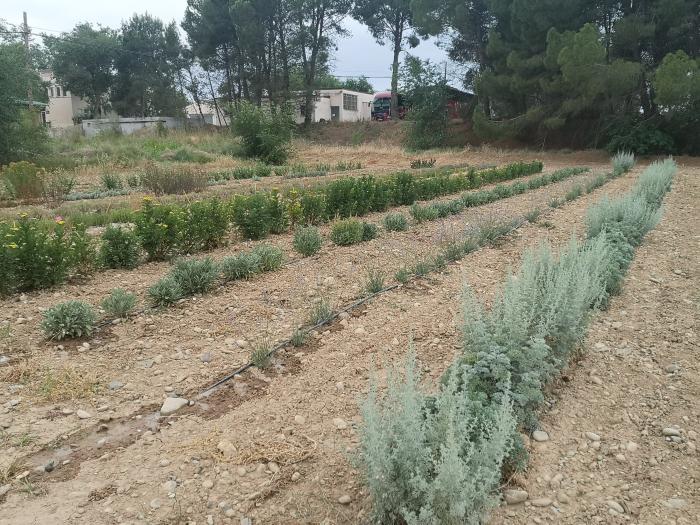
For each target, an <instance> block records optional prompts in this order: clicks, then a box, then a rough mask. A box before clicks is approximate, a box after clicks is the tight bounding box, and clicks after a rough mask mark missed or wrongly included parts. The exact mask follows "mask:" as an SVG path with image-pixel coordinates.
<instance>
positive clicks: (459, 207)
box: [411, 167, 589, 223]
mask: <svg viewBox="0 0 700 525" xmlns="http://www.w3.org/2000/svg"><path fill="white" fill-rule="evenodd" d="M587 171H589V168H583V167H573V168H564V169H560V170H557V171H555V172H553V173H547V174H545V175H541V176H539V177H534V178H532V179H530V180H529V181H527V182H522V181H518V182H515V183H513V184H510V185H504V184H499V185H497V186H496V187H494V188H493V189H490V190H481V191H477V192H470V193H464V194H463V195H462V196H461V197H459V198H457V199H452V200H449V201H446V202H436V203H433V204H428V205H424V206H422V205H420V204H414V205H413V206H411V216H412V217H413V219H414V220H415V221H416V222H417V223H421V222H423V221H432V220H436V219H438V218H442V217H447V216H448V215H456V214H458V213H461V212H462V211H463V210H464V209H465V208H471V207H473V206H481V205H483V204H489V203H491V202H495V201H497V200H500V199H505V198H508V197H513V196H514V195H520V194H522V193H525V192H526V191H528V190H534V189H537V188H541V187H543V186H548V185H549V184H553V183H555V182H560V181H562V180H565V179H568V178H570V177H573V176H575V175H579V174H581V173H585V172H587Z"/></svg>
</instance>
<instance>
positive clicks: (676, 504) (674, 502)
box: [664, 498, 688, 510]
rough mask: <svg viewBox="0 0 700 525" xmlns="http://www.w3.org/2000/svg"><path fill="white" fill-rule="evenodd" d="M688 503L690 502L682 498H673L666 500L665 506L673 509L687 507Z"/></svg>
mask: <svg viewBox="0 0 700 525" xmlns="http://www.w3.org/2000/svg"><path fill="white" fill-rule="evenodd" d="M687 504H688V502H687V501H685V500H684V499H681V498H671V499H668V500H666V501H664V506H665V507H668V508H669V509H673V510H680V509H682V508H685V506H686V505H687Z"/></svg>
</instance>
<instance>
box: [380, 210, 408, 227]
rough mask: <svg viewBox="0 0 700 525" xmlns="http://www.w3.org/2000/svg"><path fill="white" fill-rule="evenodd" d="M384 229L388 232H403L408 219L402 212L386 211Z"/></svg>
mask: <svg viewBox="0 0 700 525" xmlns="http://www.w3.org/2000/svg"><path fill="white" fill-rule="evenodd" d="M384 229H385V230H386V231H390V232H403V231H406V230H407V229H408V220H406V216H405V215H404V214H403V213H398V212H397V213H388V214H386V215H385V216H384Z"/></svg>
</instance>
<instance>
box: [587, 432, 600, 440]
mask: <svg viewBox="0 0 700 525" xmlns="http://www.w3.org/2000/svg"><path fill="white" fill-rule="evenodd" d="M586 437H587V438H588V439H590V440H591V441H600V436H599V435H598V434H596V433H595V432H586Z"/></svg>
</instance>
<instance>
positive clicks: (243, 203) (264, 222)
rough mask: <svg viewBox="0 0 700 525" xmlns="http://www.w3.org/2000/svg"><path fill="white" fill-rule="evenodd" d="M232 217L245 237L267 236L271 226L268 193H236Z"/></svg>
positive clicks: (257, 237) (260, 237) (259, 237)
mask: <svg viewBox="0 0 700 525" xmlns="http://www.w3.org/2000/svg"><path fill="white" fill-rule="evenodd" d="M232 218H233V222H234V224H235V225H236V226H237V227H238V229H239V230H240V231H241V234H242V235H243V236H244V237H245V238H246V239H262V238H263V237H267V235H268V234H269V233H270V230H271V228H272V218H271V217H270V205H269V197H268V195H266V194H264V193H253V194H252V195H236V198H235V200H234V202H233V217H232Z"/></svg>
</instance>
